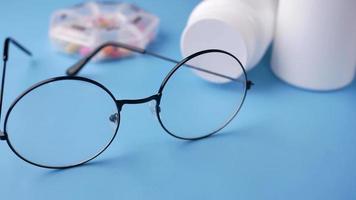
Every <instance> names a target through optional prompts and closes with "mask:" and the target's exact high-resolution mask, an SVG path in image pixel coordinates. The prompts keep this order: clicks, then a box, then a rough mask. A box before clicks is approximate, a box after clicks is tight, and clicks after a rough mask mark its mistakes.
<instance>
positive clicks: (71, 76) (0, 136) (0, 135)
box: [0, 38, 253, 169]
mask: <svg viewBox="0 0 356 200" xmlns="http://www.w3.org/2000/svg"><path fill="white" fill-rule="evenodd" d="M10 44H13V45H14V46H16V47H18V48H19V49H20V50H22V51H23V52H24V53H26V54H28V55H30V56H31V55H32V54H31V52H30V51H28V50H27V49H26V48H25V47H23V46H22V45H21V44H20V43H18V42H17V41H16V40H14V39H12V38H6V39H5V42H4V52H3V61H4V65H3V74H2V79H1V92H0V121H1V112H2V104H3V95H4V87H5V77H6V63H7V60H8V58H9V47H10ZM108 46H113V47H118V48H123V49H126V50H130V51H133V52H136V53H141V54H147V55H151V56H153V57H156V58H159V59H163V60H166V61H169V62H172V63H174V64H176V65H175V67H174V68H173V69H172V70H171V71H170V72H169V73H168V75H167V76H166V77H165V79H164V80H163V81H162V83H161V86H160V87H159V89H158V92H157V93H156V94H154V95H152V96H149V97H146V98H142V99H123V100H118V99H116V98H115V96H114V95H113V94H112V93H111V92H110V90H108V89H107V88H106V87H105V86H103V85H102V84H100V83H98V82H96V81H94V80H92V79H89V78H85V77H80V76H75V75H76V74H78V73H79V71H80V70H81V69H82V68H83V67H84V66H85V65H86V64H87V63H88V62H89V61H90V60H91V59H92V58H93V57H94V56H95V55H96V54H97V53H98V52H100V50H102V49H103V48H105V47H108ZM213 52H218V53H224V54H227V55H229V56H231V57H233V58H234V59H235V60H236V61H237V62H238V63H239V65H240V67H241V68H242V71H243V76H244V77H245V80H246V82H245V83H244V84H245V90H244V94H243V95H244V96H243V98H242V102H241V104H240V106H239V107H238V109H237V110H236V112H235V113H234V114H233V115H232V116H231V118H230V119H229V120H228V121H227V122H226V123H225V124H224V125H223V126H222V127H219V128H218V129H216V130H215V131H213V132H211V133H209V134H207V135H205V136H202V137H197V138H185V137H180V136H177V135H175V134H174V133H172V132H170V131H169V130H168V129H167V128H166V127H165V126H164V124H163V122H162V120H161V117H160V114H159V113H160V101H161V97H162V93H163V91H164V86H165V85H166V84H167V82H168V81H169V79H170V78H171V77H172V75H173V74H174V73H175V72H176V71H177V70H178V69H179V68H180V67H181V66H185V67H189V68H192V69H195V70H198V71H202V72H206V73H210V74H213V75H216V76H220V77H222V78H226V79H229V80H232V81H239V80H238V79H235V78H232V77H228V76H226V75H222V74H218V73H215V72H212V71H209V70H206V69H202V68H198V67H195V66H191V65H187V64H185V63H186V62H187V61H189V60H191V59H192V58H195V57H196V56H199V55H201V54H205V53H213ZM66 73H67V76H59V77H54V78H50V79H46V80H44V81H41V82H39V83H37V84H35V85H33V86H31V87H30V88H28V89H27V90H25V91H24V92H23V93H22V94H20V95H19V96H18V97H17V98H16V99H15V101H14V102H13V103H12V104H11V106H10V107H9V109H8V111H7V113H6V116H5V121H4V129H3V130H4V131H3V132H2V131H0V140H6V141H7V144H8V145H9V147H10V149H11V150H12V151H13V152H14V153H15V154H16V155H17V156H18V157H19V158H21V159H22V160H24V161H26V162H28V163H30V164H33V165H35V166H38V167H44V168H52V169H63V168H69V167H75V166H78V165H81V164H84V163H86V162H88V161H90V160H92V159H94V158H96V157H97V156H99V155H100V154H101V153H102V152H104V151H105V150H106V149H107V148H108V147H109V146H110V144H111V143H112V141H113V140H114V139H115V137H116V135H117V131H118V129H119V124H120V111H121V109H122V107H123V106H124V105H126V104H140V103H146V102H149V101H152V100H154V101H156V115H157V118H158V121H159V123H160V125H161V126H162V128H163V129H164V130H165V131H166V132H167V133H168V134H170V135H172V136H173V137H176V138H179V139H184V140H197V139H202V138H205V137H208V136H210V135H213V134H214V133H216V132H218V131H220V130H221V129H223V128H224V127H225V126H226V125H227V124H229V122H231V121H232V120H233V118H234V117H235V116H236V115H237V113H238V112H239V110H240V108H241V106H242V105H243V103H244V101H245V97H246V94H247V90H249V89H250V88H251V86H252V85H253V83H252V82H251V81H250V80H248V79H247V75H246V71H245V69H244V67H243V65H242V64H241V62H240V60H239V59H238V58H236V57H235V56H234V55H232V54H230V53H228V52H226V51H223V50H219V49H209V50H203V51H200V52H197V53H194V54H192V55H190V56H188V57H186V58H184V59H183V60H181V61H177V60H174V59H171V58H167V57H165V56H162V55H159V54H156V53H154V52H150V51H147V50H145V49H140V48H137V47H133V46H130V45H126V44H122V43H117V42H108V43H105V44H103V45H101V46H99V47H97V48H96V49H95V50H94V51H93V52H91V53H90V54H89V55H88V56H86V57H84V58H82V59H81V60H79V61H78V62H77V63H75V64H74V65H73V66H71V67H70V68H68V70H67V71H66ZM61 80H77V81H84V82H87V83H90V84H93V85H95V86H97V87H99V88H101V89H103V90H104V91H105V92H106V93H107V94H109V96H110V97H111V98H112V99H113V101H114V102H115V104H116V107H117V110H118V112H117V116H115V117H117V119H115V120H118V121H117V122H118V125H117V128H116V130H115V134H114V135H113V137H112V139H111V140H110V141H109V143H108V144H107V145H106V146H105V147H104V148H103V149H102V150H101V151H100V152H98V153H97V154H96V155H95V156H94V157H92V158H89V159H87V160H84V161H82V162H80V163H78V164H75V165H70V166H44V165H41V164H38V163H34V162H32V161H30V160H27V159H26V158H25V157H23V156H21V155H20V153H18V152H17V151H16V150H15V148H14V147H13V145H11V141H10V140H9V139H8V134H7V131H6V130H7V129H6V128H7V121H8V117H9V115H10V113H11V111H12V109H13V108H14V107H15V106H16V104H17V103H18V102H19V101H20V100H21V99H22V98H23V97H24V96H25V95H26V94H28V93H30V92H31V91H32V90H34V89H36V88H38V87H40V86H42V85H45V84H47V83H51V82H56V81H61Z"/></svg>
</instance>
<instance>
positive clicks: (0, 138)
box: [0, 131, 6, 140]
mask: <svg viewBox="0 0 356 200" xmlns="http://www.w3.org/2000/svg"><path fill="white" fill-rule="evenodd" d="M0 140H6V135H5V134H4V132H2V131H0Z"/></svg>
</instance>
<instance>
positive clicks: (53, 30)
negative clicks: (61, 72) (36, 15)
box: [49, 1, 159, 60]
mask: <svg viewBox="0 0 356 200" xmlns="http://www.w3.org/2000/svg"><path fill="white" fill-rule="evenodd" d="M158 26H159V18H158V17H157V16H155V15H153V14H150V13H148V12H146V11H144V10H143V9H141V8H139V7H137V6H135V5H133V4H128V3H122V2H105V1H104V2H86V3H82V4H78V5H75V6H73V7H70V8H66V9H61V10H57V11H55V12H54V13H53V14H52V17H51V22H50V30H49V37H50V39H51V41H52V43H53V45H54V47H55V48H56V49H57V50H59V51H61V52H64V53H67V54H70V55H78V56H81V57H82V56H86V55H87V54H88V53H89V52H91V51H92V50H93V49H95V48H96V47H98V46H99V45H101V44H103V43H105V42H108V41H116V42H121V43H125V44H129V45H132V46H136V47H140V48H145V47H146V46H147V45H148V44H149V43H150V42H151V41H152V40H153V39H154V38H155V37H156V33H157V30H158ZM131 54H132V52H129V51H127V50H124V49H120V48H115V47H107V48H104V49H103V51H101V53H99V54H98V56H96V59H99V60H101V59H113V58H120V57H125V56H128V55H131Z"/></svg>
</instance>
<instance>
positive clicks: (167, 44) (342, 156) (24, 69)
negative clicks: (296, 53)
mask: <svg viewBox="0 0 356 200" xmlns="http://www.w3.org/2000/svg"><path fill="white" fill-rule="evenodd" d="M135 2H136V3H137V4H138V5H140V6H142V7H144V8H146V9H147V10H150V11H152V12H154V13H156V14H158V15H159V16H160V18H161V30H160V34H159V38H158V39H157V41H156V42H155V43H154V44H153V45H151V46H150V49H151V50H154V51H157V52H160V53H162V54H164V55H167V56H170V57H175V58H180V54H179V37H180V33H181V31H182V29H183V27H184V24H185V21H186V19H187V17H188V15H189V13H190V11H191V10H192V8H193V7H194V5H195V4H197V3H198V1H178V0H175V1H173V0H172V1H164V0H160V1H143V0H141V1H135ZM73 3H74V2H70V1H64V0H63V1H56V2H54V1H52V2H49V1H44V0H43V1H33V2H30V1H22V2H20V1H6V3H5V1H3V0H2V1H1V3H0V16H1V17H0V27H1V31H0V38H1V39H3V38H5V36H8V35H10V36H13V37H15V38H17V39H18V40H19V41H21V42H22V43H24V44H25V45H26V46H28V47H30V48H31V49H32V51H33V52H34V53H35V55H36V56H35V59H34V61H32V62H29V61H28V59H27V58H26V57H25V56H23V55H22V54H20V53H19V52H18V51H12V54H11V56H12V58H13V59H12V61H11V62H10V63H9V70H8V80H7V85H6V91H5V95H6V96H5V109H7V108H8V106H9V104H10V103H11V102H12V101H13V100H14V98H15V97H16V96H17V95H18V94H19V93H20V92H21V91H23V90H25V89H26V88H27V87H29V86H30V85H31V84H33V83H36V82H37V81H40V80H43V79H45V78H49V77H53V76H57V75H63V73H64V70H65V69H66V67H68V66H69V65H70V64H72V63H73V62H74V60H73V59H72V58H68V57H65V56H63V55H58V54H57V53H55V52H53V51H52V50H51V47H50V45H49V42H48V37H47V29H48V23H49V16H50V13H51V12H52V11H53V10H55V9H57V8H60V7H64V6H69V5H71V4H73ZM269 57H270V56H269V55H268V54H267V55H266V56H265V58H264V59H263V61H262V62H261V63H260V64H259V66H257V67H256V68H255V69H254V70H252V71H250V72H249V73H248V76H249V78H250V79H252V80H253V81H254V82H255V83H256V86H255V87H254V88H253V90H251V92H249V94H248V97H247V100H246V104H245V105H244V107H243V109H242V110H241V112H240V113H239V115H238V117H237V118H236V119H235V120H234V121H233V122H232V123H231V124H230V125H229V126H228V127H227V128H226V129H224V130H223V131H222V132H221V133H219V134H217V135H216V136H214V137H211V138H208V139H204V140H200V141H196V142H186V141H181V140H177V139H175V138H173V137H171V136H169V135H168V134H166V133H165V132H164V131H163V130H162V129H161V127H160V126H159V124H158V122H157V120H156V119H155V118H154V117H152V116H151V114H150V112H149V108H148V105H147V104H142V105H137V106H128V107H126V108H125V109H124V110H123V113H122V121H121V124H120V131H119V134H118V137H117V138H116V140H115V141H114V143H113V144H112V146H111V147H110V148H109V149H108V150H107V151H106V152H105V153H104V154H103V155H102V156H100V157H99V158H97V159H96V160H94V161H93V162H90V163H89V164H87V165H84V166H82V167H78V168H74V169H69V170H47V169H41V168H37V167H33V166H31V165H29V164H27V163H25V162H23V161H22V160H20V159H18V158H17V157H16V156H15V155H14V154H13V153H12V152H11V151H10V149H9V148H8V146H7V145H6V143H5V142H1V143H0V199H7V200H10V199H36V200H38V199H263V200H266V199H298V200H299V199H323V200H327V199H335V200H336V199H338V200H339V199H343V200H344V199H350V200H351V199H356V170H355V169H356V131H355V130H356V129H355V128H356V123H355V122H356V120H355V119H356V110H355V104H356V103H355V102H356V92H355V91H356V83H355V82H354V83H352V84H351V85H350V86H348V87H347V88H345V89H343V90H339V91H335V92H331V93H319V92H309V91H304V90H300V89H296V88H294V87H291V86H289V85H286V84H284V83H282V82H281V81H280V80H278V79H277V78H275V77H274V75H273V74H272V73H271V71H270V67H269ZM14 58H16V60H14ZM157 62H158V61H156V60H153V59H151V58H147V57H145V58H141V57H136V58H134V59H129V60H127V61H122V62H121V61H120V62H118V63H106V64H94V65H91V66H90V67H88V68H86V69H85V70H84V71H83V73H82V75H84V76H87V77H90V78H93V79H95V80H97V81H99V82H101V83H103V84H104V85H106V86H107V87H108V88H109V89H110V90H112V91H114V93H115V95H116V96H117V97H119V98H140V97H145V96H147V95H151V94H153V93H154V92H155V91H156V90H157V88H158V86H159V84H160V82H161V80H162V78H163V77H164V76H165V74H166V73H167V72H168V70H169V69H170V67H168V66H167V67H166V66H162V65H159V63H157ZM119 63H120V65H119ZM137 80H139V81H137Z"/></svg>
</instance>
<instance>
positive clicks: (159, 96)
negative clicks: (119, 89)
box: [115, 93, 161, 111]
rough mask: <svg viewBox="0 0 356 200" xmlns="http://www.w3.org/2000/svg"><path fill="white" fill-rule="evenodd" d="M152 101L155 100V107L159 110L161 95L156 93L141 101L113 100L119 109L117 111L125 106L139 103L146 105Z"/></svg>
mask: <svg viewBox="0 0 356 200" xmlns="http://www.w3.org/2000/svg"><path fill="white" fill-rule="evenodd" d="M152 100H155V101H156V103H157V107H158V108H159V103H160V101H161V93H157V94H155V95H152V96H149V97H146V98H142V99H122V100H118V99H117V100H115V102H116V105H117V106H118V108H119V111H121V109H122V107H123V106H124V105H125V104H141V103H147V102H150V101H152Z"/></svg>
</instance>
